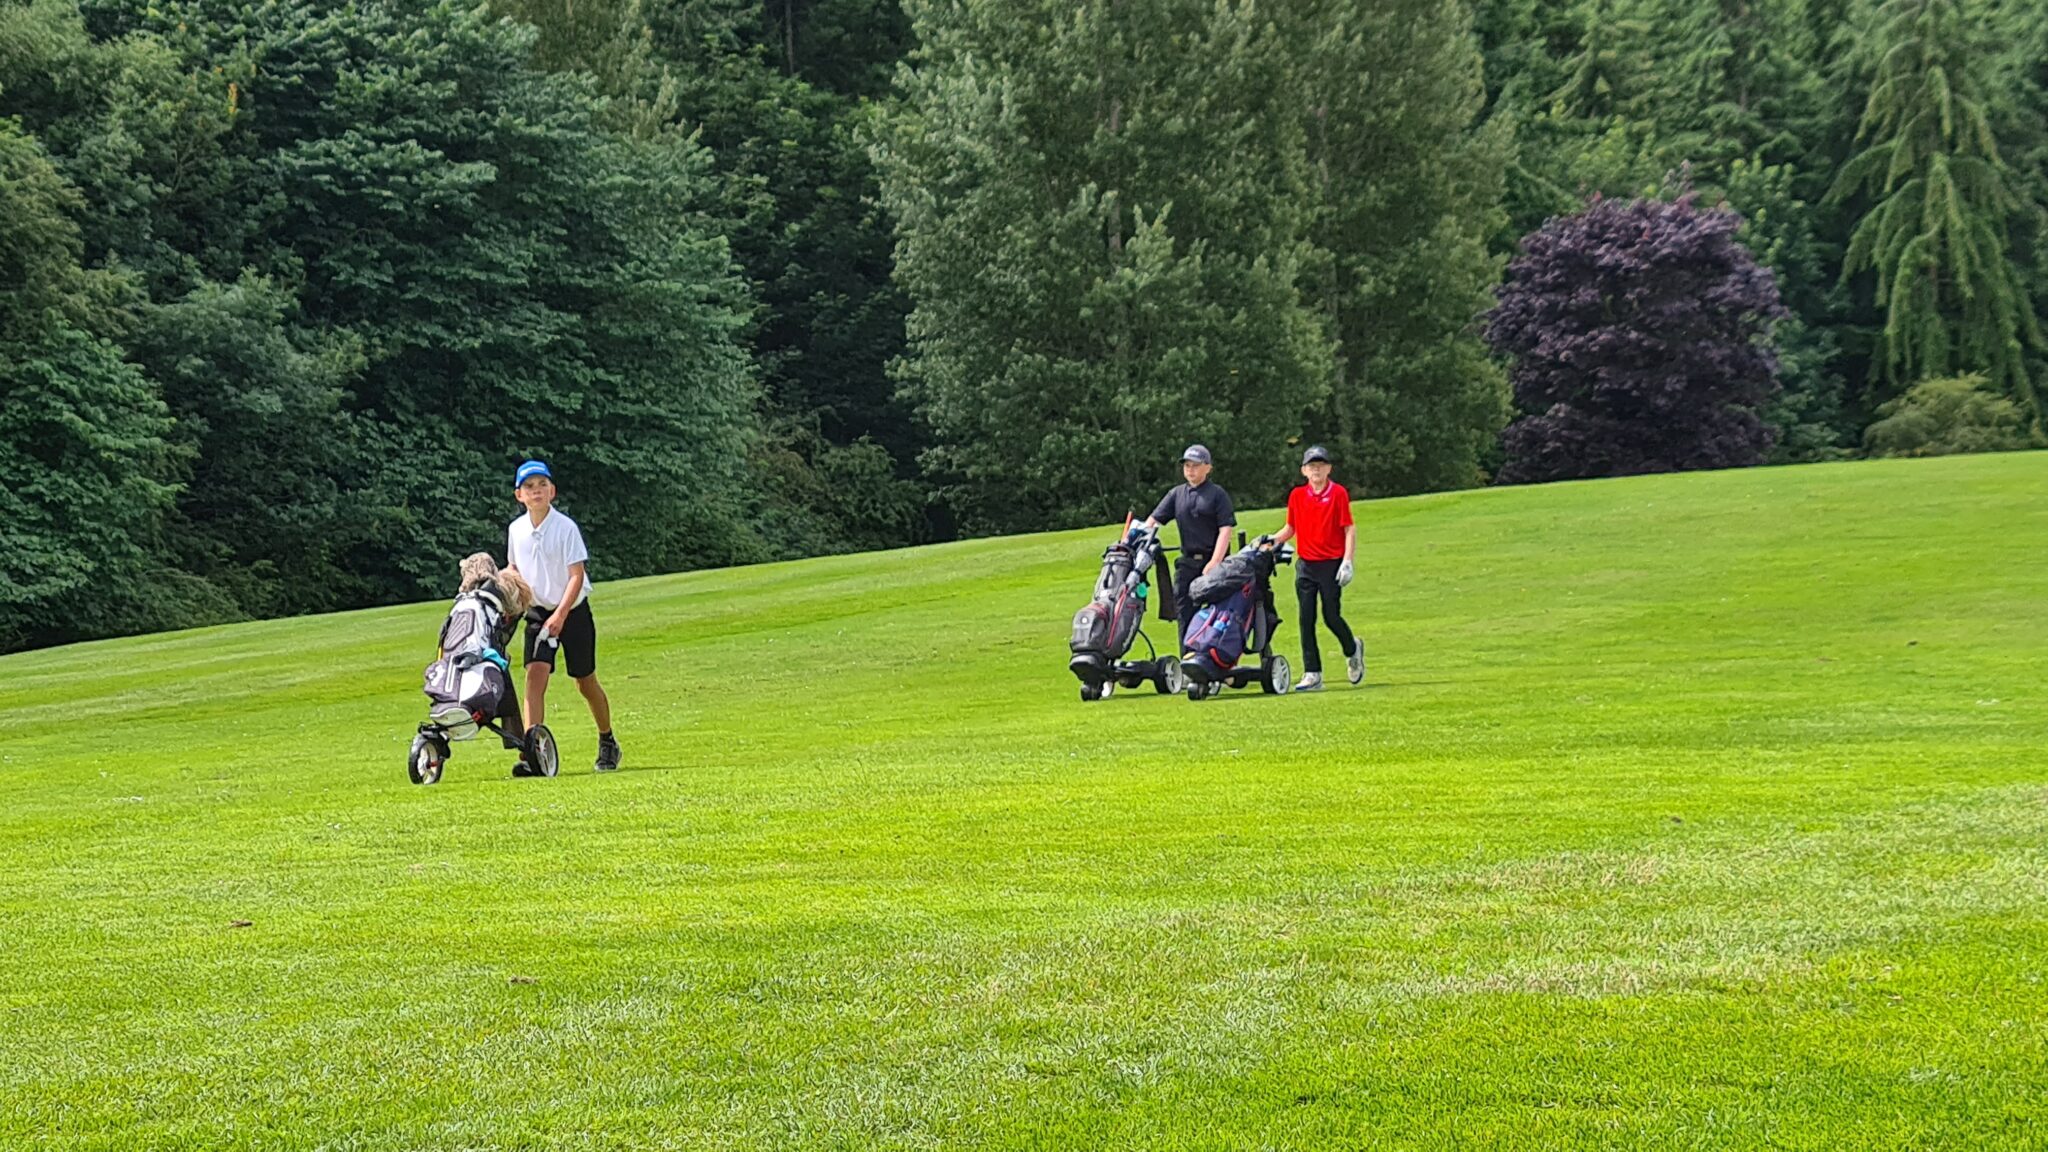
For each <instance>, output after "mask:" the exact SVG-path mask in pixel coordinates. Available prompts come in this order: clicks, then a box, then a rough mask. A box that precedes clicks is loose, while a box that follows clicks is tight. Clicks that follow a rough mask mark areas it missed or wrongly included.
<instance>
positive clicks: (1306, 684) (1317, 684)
mask: <svg viewBox="0 0 2048 1152" xmlns="http://www.w3.org/2000/svg"><path fill="white" fill-rule="evenodd" d="M1294 690H1295V691H1296V692H1321V691H1322V690H1323V674H1322V673H1321V672H1308V673H1304V674H1303V675H1302V678H1301V683H1299V684H1296V685H1295V686H1294Z"/></svg>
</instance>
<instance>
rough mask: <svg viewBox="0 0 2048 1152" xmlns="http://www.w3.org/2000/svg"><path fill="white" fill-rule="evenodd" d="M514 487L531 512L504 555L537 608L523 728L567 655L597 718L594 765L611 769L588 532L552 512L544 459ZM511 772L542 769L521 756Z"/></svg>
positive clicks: (542, 704)
mask: <svg viewBox="0 0 2048 1152" xmlns="http://www.w3.org/2000/svg"><path fill="white" fill-rule="evenodd" d="M512 491H513V495H514V496H516V497H517V498H518V500H519V502H520V503H521V504H524V505H525V506H526V515H524V516H521V517H519V518H518V519H517V520H514V521H512V523H511V524H510V525H508V526H507V527H506V529H505V554H506V557H507V559H508V560H509V561H510V563H511V567H512V570H513V571H515V572H517V573H519V574H520V575H521V576H523V577H525V579H526V583H527V584H528V585H529V586H531V587H532V588H533V608H532V610H530V611H529V612H527V614H526V726H527V727H528V728H531V727H533V726H534V725H536V724H538V723H540V722H541V718H542V717H543V716H544V715H545V709H546V706H547V691H548V676H549V675H550V674H552V673H553V672H554V670H555V653H556V652H558V651H559V652H561V653H563V654H564V655H565V656H567V657H568V660H569V676H570V678H571V679H573V680H575V681H576V687H577V688H578V689H580V690H581V691H582V693H583V699H584V700H586V701H588V702H589V704H590V718H591V719H592V720H595V721H597V764H596V768H597V770H598V771H599V772H610V771H612V770H614V769H616V768H617V767H618V766H619V742H618V741H617V740H614V739H613V738H612V702H611V700H610V699H608V698H607V697H606V696H605V694H604V688H603V687H602V686H601V685H599V684H598V682H597V624H596V622H594V621H593V620H592V619H591V618H590V579H589V576H588V575H587V574H586V573H585V572H584V563H585V561H587V560H589V559H590V553H589V551H588V550H586V549H585V548H584V546H583V530H582V529H581V528H578V527H576V522H575V521H574V520H571V519H569V517H567V516H566V515H564V514H562V513H560V512H557V511H555V479H554V476H553V474H551V473H550V472H549V471H548V466H547V465H546V464H543V463H541V462H540V461H538V460H528V461H527V462H526V463H524V464H521V465H520V466H519V471H518V472H517V473H516V474H515V475H514V476H513V479H512ZM512 774H513V775H514V776H536V775H539V772H538V771H537V770H536V769H534V768H532V767H530V766H529V765H528V764H527V763H526V762H525V761H524V760H522V761H520V762H519V763H518V764H517V765H515V766H514V767H513V769H512Z"/></svg>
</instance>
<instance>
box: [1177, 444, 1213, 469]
mask: <svg viewBox="0 0 2048 1152" xmlns="http://www.w3.org/2000/svg"><path fill="white" fill-rule="evenodd" d="M1180 458H1181V459H1182V460H1185V461H1188V462H1190V463H1193V464H1207V463H1209V450H1208V449H1207V448H1204V447H1202V446H1201V445H1200V444H1190V445H1188V450H1187V451H1185V452H1183V453H1181V454H1180Z"/></svg>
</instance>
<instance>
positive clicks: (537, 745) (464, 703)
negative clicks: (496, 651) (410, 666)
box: [405, 656, 562, 784]
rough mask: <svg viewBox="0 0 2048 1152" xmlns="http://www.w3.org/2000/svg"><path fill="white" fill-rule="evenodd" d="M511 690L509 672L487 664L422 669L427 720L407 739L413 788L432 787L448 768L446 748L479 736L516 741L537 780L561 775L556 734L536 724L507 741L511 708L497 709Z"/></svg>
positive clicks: (463, 662) (459, 660)
mask: <svg viewBox="0 0 2048 1152" xmlns="http://www.w3.org/2000/svg"><path fill="white" fill-rule="evenodd" d="M510 691H511V676H510V673H509V672H508V671H507V670H506V669H504V668H500V667H498V665H496V664H495V663H492V662H491V661H490V660H488V659H484V658H482V657H476V656H461V657H455V658H453V659H445V660H436V661H435V662H434V663H432V664H430V665H428V666H427V674H426V692H427V698H428V700H429V701H431V707H430V708H429V709H428V712H427V721H426V723H424V724H421V725H420V728H419V733H418V734H417V735H415V736H414V737H413V738H412V751H411V752H410V753H409V754H408V755H407V757H406V763H405V771H406V775H407V776H408V777H410V778H411V780H412V782H413V783H415V784H433V783H436V782H438V781H439V780H440V779H441V770H442V768H443V767H445V766H446V765H447V763H448V757H449V755H450V752H449V747H448V746H449V745H450V744H453V743H455V742H457V741H461V740H473V739H475V738H476V734H477V733H478V732H479V731H488V732H491V733H493V734H495V735H497V736H499V737H501V738H504V739H510V740H516V741H518V742H519V745H520V750H521V752H522V753H523V756H524V759H525V761H526V763H527V764H528V765H530V766H531V767H532V769H533V774H534V775H536V776H553V775H555V774H556V773H557V772H559V771H561V767H562V758H561V755H560V753H559V752H558V751H557V750H556V748H555V734H554V733H552V732H550V731H548V726H547V725H545V724H535V725H534V726H533V727H531V728H528V729H526V730H525V732H524V733H522V734H520V735H516V736H507V735H506V732H505V729H504V727H503V725H504V724H505V723H506V722H508V720H509V721H510V722H512V723H514V724H515V725H516V723H517V720H518V711H517V709H516V708H511V709H505V708H502V707H501V704H502V702H503V701H504V700H505V699H506V696H507V694H509V693H510Z"/></svg>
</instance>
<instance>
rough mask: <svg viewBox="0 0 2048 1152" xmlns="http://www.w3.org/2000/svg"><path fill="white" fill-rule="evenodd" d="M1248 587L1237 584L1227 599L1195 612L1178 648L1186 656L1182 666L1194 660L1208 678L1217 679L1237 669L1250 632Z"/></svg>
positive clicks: (1250, 603)
mask: <svg viewBox="0 0 2048 1152" xmlns="http://www.w3.org/2000/svg"><path fill="white" fill-rule="evenodd" d="M1252 591H1253V589H1252V585H1251V584H1240V585H1238V588H1237V591H1235V592H1232V593H1231V594H1230V596H1229V597H1228V598H1227V599H1224V600H1222V601H1219V602H1217V603H1214V604H1204V605H1203V606H1202V610H1201V611H1199V612H1197V613H1195V619H1194V621H1193V622H1192V623H1190V624H1189V625H1188V638H1187V640H1186V642H1185V643H1184V644H1183V645H1182V646H1183V647H1184V648H1185V649H1186V652H1187V654H1186V656H1185V657H1183V659H1182V663H1183V664H1186V663H1187V662H1189V661H1194V662H1196V663H1199V664H1200V665H1202V668H1203V671H1205V672H1208V673H1209V674H1210V676H1211V677H1220V676H1222V675H1223V674H1224V673H1225V672H1228V671H1230V670H1231V669H1232V668H1235V667H1237V662H1238V660H1240V659H1242V658H1243V656H1244V647H1245V642H1246V640H1247V639H1248V633H1249V632H1250V630H1251V621H1252V610H1253V605H1254V601H1253V597H1252Z"/></svg>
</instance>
